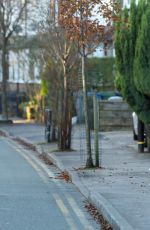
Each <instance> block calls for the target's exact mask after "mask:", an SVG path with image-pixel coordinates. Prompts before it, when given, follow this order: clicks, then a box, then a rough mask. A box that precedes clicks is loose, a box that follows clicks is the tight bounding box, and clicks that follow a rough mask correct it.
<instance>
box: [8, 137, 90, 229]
mask: <svg viewBox="0 0 150 230" xmlns="http://www.w3.org/2000/svg"><path fill="white" fill-rule="evenodd" d="M4 140H5V141H6V142H7V143H8V144H9V145H10V146H11V147H13V148H14V149H15V150H16V151H17V152H18V153H19V154H20V155H21V156H22V157H23V158H24V159H25V160H26V161H27V162H28V163H29V164H30V165H31V166H32V168H33V169H34V170H35V171H36V172H37V173H38V175H39V176H40V177H41V178H42V180H43V181H44V182H45V183H46V184H47V185H49V180H48V178H47V177H46V175H48V177H50V178H51V180H52V181H53V182H54V183H55V184H56V186H58V187H59V188H63V186H62V184H61V183H60V181H59V180H58V179H55V175H54V173H53V172H52V171H51V170H50V169H49V168H48V166H47V165H45V164H44V163H43V162H41V161H40V160H39V159H38V158H37V157H36V156H34V155H31V154H29V151H30V150H26V149H24V148H23V147H22V146H20V145H19V144H17V143H15V142H14V141H13V140H8V139H6V138H4ZM45 174H46V175H45ZM64 196H65V198H66V200H67V202H68V203H69V205H70V206H71V208H72V210H73V211H74V213H75V214H76V216H77V217H78V219H79V221H80V223H81V224H82V225H83V226H84V230H94V229H93V227H92V226H90V223H89V221H88V219H86V217H85V215H84V212H83V211H82V210H81V209H80V208H79V207H78V205H77V203H76V201H75V200H74V199H73V197H72V196H71V195H70V194H68V193H67V192H65V194H64ZM53 197H54V199H55V200H56V203H57V205H58V207H59V208H60V210H61V212H62V213H63V215H64V217H65V218H66V221H67V223H68V225H69V226H70V230H76V229H77V228H76V226H75V224H74V222H73V220H72V218H71V216H70V214H69V210H68V209H67V207H66V206H65V204H64V202H63V201H62V199H61V198H60V196H59V195H58V194H57V195H56V194H53Z"/></svg>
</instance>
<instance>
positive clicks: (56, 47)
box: [42, 1, 79, 150]
mask: <svg viewBox="0 0 150 230" xmlns="http://www.w3.org/2000/svg"><path fill="white" fill-rule="evenodd" d="M54 3H56V5H55V4H54ZM51 7H53V9H51V11H50V12H51V15H50V17H48V19H47V21H46V20H45V21H46V22H47V24H44V25H42V28H44V31H43V33H44V34H46V37H47V39H46V42H45V44H46V45H45V49H44V50H45V51H44V53H45V56H46V57H47V60H48V59H53V62H54V63H57V66H61V78H62V79H61V80H60V82H61V83H62V87H61V101H62V103H61V105H60V109H59V113H60V115H59V117H60V120H59V122H58V125H59V148H60V149H61V150H65V149H70V148H71V118H72V102H73V101H72V92H73V87H72V86H73V85H72V83H73V79H75V77H74V76H75V75H74V72H75V66H76V64H77V62H78V60H79V55H78V52H77V49H76V47H75V45H74V41H72V40H71V39H67V36H66V33H65V30H64V29H63V27H62V26H61V25H59V20H58V19H59V13H58V10H59V9H58V3H57V1H55V2H54V1H53V4H52V2H51ZM53 77H54V78H55V76H53ZM76 80H77V74H76ZM55 86H56V85H55V84H54V85H53V87H54V89H55Z"/></svg>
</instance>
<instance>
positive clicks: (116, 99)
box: [108, 96, 123, 102]
mask: <svg viewBox="0 0 150 230" xmlns="http://www.w3.org/2000/svg"><path fill="white" fill-rule="evenodd" d="M108 101H115V102H121V101H123V98H122V97H121V96H112V97H109V98H108Z"/></svg>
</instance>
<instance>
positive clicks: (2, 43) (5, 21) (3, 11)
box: [0, 0, 29, 119]
mask: <svg viewBox="0 0 150 230" xmlns="http://www.w3.org/2000/svg"><path fill="white" fill-rule="evenodd" d="M28 4H29V1H28V0H24V1H21V0H0V49H1V56H2V63H1V66H2V118H3V119H8V111H7V80H8V78H9V46H10V44H11V42H12V39H13V35H14V33H15V32H19V31H20V29H21V27H20V25H21V23H22V22H23V20H24V16H25V11H26V10H27V8H26V7H27V5H28Z"/></svg>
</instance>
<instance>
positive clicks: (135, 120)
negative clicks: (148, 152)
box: [132, 112, 147, 147]
mask: <svg viewBox="0 0 150 230" xmlns="http://www.w3.org/2000/svg"><path fill="white" fill-rule="evenodd" d="M132 120H133V140H135V141H137V140H138V116H137V114H136V113H135V112H133V113H132ZM144 142H145V144H144V145H145V147H147V137H146V130H144Z"/></svg>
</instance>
